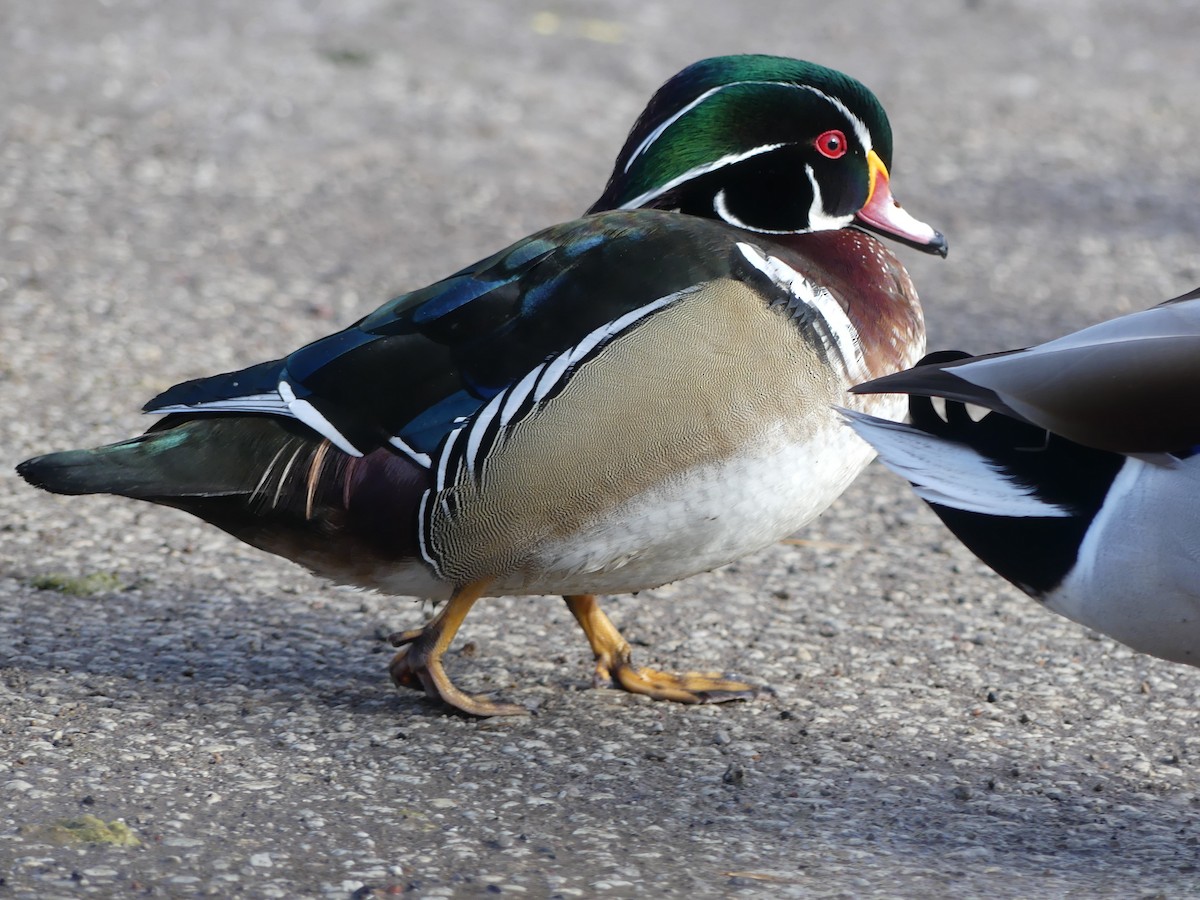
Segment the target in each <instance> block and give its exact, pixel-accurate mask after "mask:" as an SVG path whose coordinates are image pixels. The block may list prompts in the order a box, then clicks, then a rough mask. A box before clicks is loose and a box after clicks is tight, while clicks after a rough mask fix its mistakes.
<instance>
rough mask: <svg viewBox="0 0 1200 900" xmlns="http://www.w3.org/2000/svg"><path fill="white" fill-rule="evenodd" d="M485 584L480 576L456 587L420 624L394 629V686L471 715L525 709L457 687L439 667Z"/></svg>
mask: <svg viewBox="0 0 1200 900" xmlns="http://www.w3.org/2000/svg"><path fill="white" fill-rule="evenodd" d="M487 586H488V582H487V581H486V580H484V581H476V582H473V583H471V584H468V585H466V586H465V587H462V588H459V589H458V590H457V591H455V592H454V596H452V597H451V598H450V599H449V600H448V601H446V605H445V606H443V607H442V608H441V609H440V610H439V611H438V614H437V615H436V616H434V617H433V618H432V619H431V620H430V621H429V623H428V624H427V625H426V626H425V627H424V628H416V629H413V630H412V631H402V632H398V633H397V634H393V635H392V636H391V637H390V638H389V639H388V640H390V641H391V642H392V646H393V647H400V648H402V649H401V650H400V652H399V653H397V654H396V655H395V656H394V657H392V662H391V665H390V666H388V671H389V672H390V673H391V676H392V681H393V682H394V683H395V684H396V686H397V687H408V688H414V689H416V690H424V691H425V693H426V695H427V696H429V697H433V698H434V699H437V700H441V701H442V702H443V703H447V704H449V705H450V706H453V707H454V708H455V709H458V710H461V711H462V712H465V713H467V714H469V715H472V716H520V715H525V714H527V713H528V710H526V709H525V708H524V707H523V706H517V705H515V704H512V703H495V702H493V701H491V700H486V699H484V698H483V697H476V696H472V695H471V694H467V693H464V692H463V691H460V690H459V689H458V688H456V687H455V686H454V683H453V682H451V681H450V677H449V676H448V675H447V674H446V670H445V669H443V668H442V654H443V653H445V652H446V649H447V648H448V647H449V646H450V642H451V641H453V640H454V635H455V634H456V633H457V632H458V629H459V626H461V625H462V623H463V619H465V618H466V617H467V613H469V612H470V611H471V607H472V606H473V605H474V604H475V601H476V600H478V599H479V598H480V597H481V596H482V595H483V592H484V591H485V590H486V589H487Z"/></svg>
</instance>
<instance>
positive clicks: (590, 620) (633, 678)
mask: <svg viewBox="0 0 1200 900" xmlns="http://www.w3.org/2000/svg"><path fill="white" fill-rule="evenodd" d="M563 599H564V600H566V601H567V607H568V608H569V609H570V610H571V612H572V613H573V614H574V616H575V619H576V621H578V622H579V625H580V626H581V627H582V628H583V632H584V634H586V635H587V639H588V643H589V644H591V647H592V652H593V653H594V654H595V655H596V672H595V675H594V676H593V678H592V683H593V684H594V685H595V686H596V687H613V686H614V685H615V686H616V687H619V688H621V689H622V690H626V691H629V692H630V693H632V694H645V695H646V696H648V697H653V698H654V699H656V700H674V701H675V702H676V703H724V702H726V701H728V700H752V699H754V698H755V697H757V696H758V695H759V693H760V689H759V688H756V687H754V685H750V684H746V683H745V682H742V681H733V680H730V679H727V678H723V677H722V676H720V675H716V674H709V673H704V672H685V673H682V674H678V675H676V674H674V673H671V672H659V671H658V670H656V669H639V668H638V667H637V666H635V665H634V664H633V660H632V650H631V649H630V647H629V643H628V642H627V641H626V640H625V638H623V637H622V636H621V632H619V631H618V630H617V627H616V626H615V625H613V623H612V621H611V620H610V619H609V618H608V616H606V615H605V614H604V611H603V610H602V609H600V606H599V604H598V603H597V602H596V598H595V597H594V596H592V595H591V594H577V595H573V596H569V597H564V598H563Z"/></svg>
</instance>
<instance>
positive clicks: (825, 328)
mask: <svg viewBox="0 0 1200 900" xmlns="http://www.w3.org/2000/svg"><path fill="white" fill-rule="evenodd" d="M737 248H738V250H740V251H741V253H742V256H744V257H746V261H747V262H749V263H750V265H752V266H754V268H756V269H758V270H759V271H760V272H762V273H763V274H764V275H766V276H767V277H768V278H770V279H771V280H772V281H773V282H775V283H776V284H777V285H779V286H780V287H781V288H783V289H784V290H786V291H787V292H788V293H789V294H790V295H791V296H792V297H793V298H794V299H795V301H796V302H797V303H799V304H802V305H804V306H806V307H808V309H809V310H810V311H811V312H812V313H813V314H814V316H815V320H816V325H817V329H816V330H817V333H818V334H819V335H820V336H821V338H822V340H823V341H824V342H825V344H826V349H827V350H829V351H830V352H831V353H834V354H836V355H837V356H838V357H840V359H841V360H842V362H843V363H844V364H845V367H846V376H847V378H848V379H849V380H850V382H852V383H857V382H859V381H865V380H866V378H867V376H868V373H867V361H866V358H865V357H864V356H863V352H862V341H860V340H859V337H858V329H856V328H855V327H854V323H853V322H851V321H850V317H849V316H847V315H846V311H845V310H844V309H842V305H841V304H840V303H838V302H837V300H836V299H834V296H833V294H831V293H829V291H827V290H826V289H825V288H823V287H819V286H818V285H815V284H813V283H812V282H811V281H809V280H808V279H807V278H805V277H804V276H803V275H801V274H800V273H799V272H797V271H796V270H795V269H793V268H792V267H791V266H789V265H788V264H787V263H785V262H783V261H782V260H780V259H777V258H775V257H774V256H765V255H763V254H762V253H760V252H759V250H758V249H757V248H756V247H752V246H751V245H750V244H745V243H739V244H738V245H737Z"/></svg>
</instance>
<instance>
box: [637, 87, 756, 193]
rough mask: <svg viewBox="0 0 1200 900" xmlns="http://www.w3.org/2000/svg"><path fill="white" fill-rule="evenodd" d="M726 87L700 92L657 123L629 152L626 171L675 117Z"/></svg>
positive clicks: (684, 113)
mask: <svg viewBox="0 0 1200 900" xmlns="http://www.w3.org/2000/svg"><path fill="white" fill-rule="evenodd" d="M738 83H739V84H747V83H751V82H738ZM727 87H729V85H727V84H723V85H720V86H719V87H715V88H710V89H709V90H707V91H705V92H704V93H703V94H701V95H700V96H699V97H697V98H696V99H695V100H693V101H692V102H691V103H689V104H688V105H687V106H685V107H684V108H683V109H681V110H679V111H678V112H677V113H675V115H673V116H671V117H670V118H668V119H667V120H666V121H664V122H663V123H662V124H661V125H659V126H658V127H657V128H655V129H654V130H653V131H652V132H650V133H649V134H648V135H646V139H645V140H644V141H642V142H641V143H640V144H638V146H637V149H636V150H634V151H633V153H631V154H630V155H629V160H628V162H626V163H625V171H626V172H628V171H629V167H630V166H632V165H633V161H634V160H635V159H637V158H638V157H639V156H641V155H642V153H644V152H645V150H646V148H647V147H649V146H650V145H651V144H653V143H654V142H655V141H657V140H658V139H659V137H660V136H661V135H662V133H663V132H664V131H666V130H667V129H668V128H670V127H671V126H672V125H673V124H675V121H676V120H677V119H679V118H682V117H683V116H685V115H687V114H688V113H689V112H691V111H692V110H693V109H694V108H696V107H697V106H699V105H700V104H701V103H703V102H704V101H705V100H707V99H708V98H709V97H711V96H712V95H713V94H715V93H717V92H718V91H723V90H725V88H727Z"/></svg>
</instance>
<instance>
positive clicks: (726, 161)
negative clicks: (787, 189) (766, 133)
mask: <svg viewBox="0 0 1200 900" xmlns="http://www.w3.org/2000/svg"><path fill="white" fill-rule="evenodd" d="M783 146H786V145H785V144H763V145H762V146H761V147H755V148H753V149H752V150H747V151H746V152H745V153H730V154H729V155H728V156H722V157H721V158H720V159H717V160H713V161H712V162H707V163H705V164H704V165H702V166H696V167H695V168H692V169H688V170H687V171H686V172H684V173H683V174H682V175H680V176H679V177H678V178H672V179H671V180H670V181H668V182H667V183H666V184H663V185H660V186H659V187H656V188H655V189H654V190H652V191H646V193H644V194H641V195H640V196H637V197H634V198H633V199H632V200H630V201H629V202H628V203H625V204H623V205H622V206H621V209H639V208H640V207H642V206H644V205H645V204H646V203H647V202H648V201H650V200H653V199H654V198H655V197H658V196H660V195H662V194H665V193H666V192H667V191H669V190H671V189H672V188H675V187H678V186H679V185H681V184H683V183H684V182H685V181H691V180H692V179H693V178H699V177H700V176H701V175H706V174H708V173H709V172H713V171H716V170H717V169H720V168H723V167H725V166H729V165H732V164H733V163H737V162H741V161H742V160H743V159H749V158H750V157H752V156H758V155H759V154H760V153H770V152H771V151H772V150H778V149H779V148H780V147H783Z"/></svg>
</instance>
